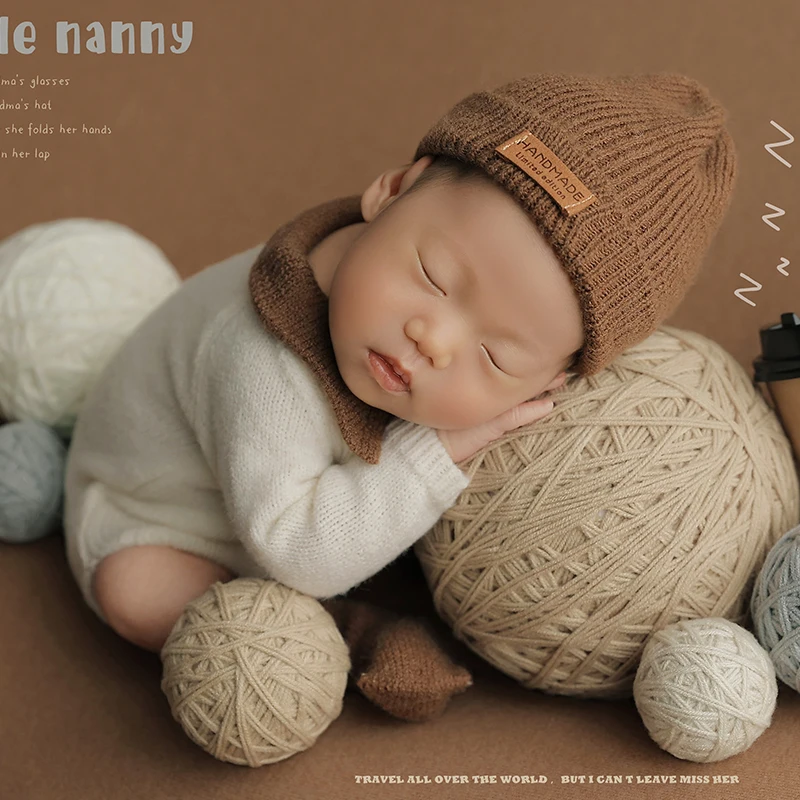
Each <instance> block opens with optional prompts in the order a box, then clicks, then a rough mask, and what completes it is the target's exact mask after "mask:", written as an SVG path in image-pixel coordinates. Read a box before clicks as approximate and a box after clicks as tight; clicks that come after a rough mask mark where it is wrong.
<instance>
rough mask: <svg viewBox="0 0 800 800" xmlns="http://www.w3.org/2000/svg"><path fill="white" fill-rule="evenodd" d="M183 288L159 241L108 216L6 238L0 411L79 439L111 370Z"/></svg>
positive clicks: (0, 273) (1, 275)
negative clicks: (80, 415)
mask: <svg viewBox="0 0 800 800" xmlns="http://www.w3.org/2000/svg"><path fill="white" fill-rule="evenodd" d="M180 282H181V279H180V277H179V276H178V274H177V272H176V271H175V269H174V268H173V267H172V265H171V264H170V263H169V261H168V260H167V258H166V256H165V255H164V253H163V252H162V251H161V250H160V249H159V248H158V247H157V246H156V245H155V244H153V243H152V242H150V241H148V240H147V239H146V238H144V237H143V236H141V235H140V234H138V233H136V232H135V231H133V230H131V229H130V228H128V227H126V226H125V225H121V224H119V223H116V222H111V221H108V220H98V219H83V218H77V219H61V220H55V221H53V222H43V223H39V224H37V225H31V226H29V227H27V228H24V229H23V230H21V231H19V232H18V233H15V234H14V235H13V236H11V237H9V238H8V239H5V240H4V241H2V242H0V415H2V416H5V417H6V418H7V419H8V420H21V419H32V420H36V421H38V422H42V423H44V424H46V425H51V426H52V427H54V428H55V429H56V430H57V431H58V432H59V433H61V434H62V435H65V436H69V435H71V431H72V427H73V426H74V423H75V417H76V415H77V412H78V410H79V408H80V405H81V402H82V401H83V398H84V396H85V395H86V393H87V391H88V390H89V388H91V385H92V384H93V383H94V381H95V380H96V378H97V377H98V376H99V374H100V372H101V371H102V369H103V368H104V367H105V365H106V364H107V363H108V361H109V360H110V359H111V357H112V356H113V355H114V353H115V352H116V351H117V350H118V349H119V347H120V346H121V345H122V343H123V342H124V341H125V339H126V338H127V337H128V335H129V334H130V333H131V332H132V331H133V329H134V328H135V327H136V326H137V325H138V323H139V322H140V321H141V320H142V319H144V317H145V316H147V315H148V314H149V313H150V312H151V311H152V310H153V309H154V308H155V307H156V306H157V305H159V304H160V303H161V301H162V300H164V299H165V298H166V297H167V295H169V294H171V293H172V292H173V291H174V290H175V289H177V288H178V286H179V285H180Z"/></svg>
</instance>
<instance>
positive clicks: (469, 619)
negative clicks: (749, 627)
mask: <svg viewBox="0 0 800 800" xmlns="http://www.w3.org/2000/svg"><path fill="white" fill-rule="evenodd" d="M555 394H557V397H556V407H555V409H554V410H553V411H552V412H551V413H550V414H549V415H548V416H547V417H545V418H544V419H542V420H540V421H538V422H536V423H534V424H533V425H529V426H526V427H525V428H522V429H518V430H516V431H511V432H509V433H508V434H506V435H505V436H504V437H503V438H501V439H499V440H497V441H495V442H493V443H492V444H490V445H488V446H487V447H486V448H484V449H483V450H481V451H480V452H478V453H477V454H476V455H475V456H474V457H473V459H472V460H471V461H470V462H469V464H468V465H466V469H467V472H468V474H469V476H470V477H471V482H470V484H469V486H468V487H467V488H466V489H465V490H464V492H462V494H461V495H460V496H459V498H458V500H457V501H456V503H455V505H454V506H453V507H452V508H451V509H450V510H448V511H447V512H446V513H445V514H444V515H443V516H442V518H441V519H440V520H439V522H438V523H437V524H436V525H435V526H434V528H433V529H432V530H431V531H430V532H429V533H428V534H427V535H426V536H424V537H423V538H422V539H420V540H419V541H418V542H417V543H416V545H415V546H414V550H415V553H416V554H417V556H418V558H419V561H420V563H421V565H422V569H423V572H424V574H425V578H426V580H427V583H428V586H429V587H430V590H431V592H432V595H433V601H434V604H435V607H436V609H437V612H438V614H439V615H440V616H441V617H442V619H443V620H445V621H446V622H447V623H448V624H449V625H450V626H451V627H452V630H453V633H454V635H455V636H456V637H457V638H458V639H460V640H461V641H463V642H464V643H466V644H467V645H468V646H469V647H470V648H471V649H472V650H474V651H475V652H476V653H477V654H478V655H480V656H482V657H483V658H484V659H485V660H487V661H488V662H490V663H491V664H493V665H494V666H495V667H497V668H498V669H499V670H501V671H502V672H504V673H505V674H507V675H509V676H511V677H513V678H515V679H516V680H518V681H519V682H520V683H521V684H522V685H523V686H525V687H528V688H531V689H541V690H543V691H546V692H548V693H551V694H564V695H583V696H596V697H602V696H607V697H613V696H627V697H630V696H631V693H632V683H633V677H634V674H635V671H636V667H637V665H638V663H639V659H640V657H641V654H642V649H643V647H644V645H645V643H646V642H647V639H648V637H649V636H650V635H651V633H652V632H653V631H655V630H658V629H660V628H663V627H665V626H667V625H669V624H671V623H673V622H676V621H678V620H681V619H691V618H699V617H725V618H728V619H731V620H732V621H734V622H737V623H740V624H741V623H742V622H743V621H744V617H745V615H746V614H747V598H748V596H749V592H750V588H751V587H752V583H753V581H754V578H755V572H756V571H757V570H758V569H759V568H760V566H761V564H762V563H763V560H764V558H765V556H766V553H767V551H768V550H769V548H770V547H771V546H772V545H773V544H774V543H775V542H776V541H777V540H778V539H779V538H780V536H781V535H782V534H783V532H784V531H786V530H788V529H789V528H791V527H793V526H794V525H795V524H796V523H797V522H798V514H799V513H800V511H799V507H800V486H799V485H798V476H797V472H796V469H795V466H794V462H793V458H792V450H791V445H790V443H789V441H788V439H787V437H786V435H785V433H784V432H783V429H782V428H781V426H780V423H779V421H778V419H777V417H776V415H775V413H774V412H773V411H772V410H771V409H770V407H769V406H768V405H767V403H766V402H765V401H764V399H763V397H762V396H761V394H760V393H759V392H758V391H757V389H756V388H755V387H754V385H753V383H752V381H751V380H750V379H749V377H748V376H747V374H746V372H745V371H744V369H743V368H742V367H741V366H740V365H739V364H738V362H737V361H736V360H735V359H734V358H733V357H732V356H731V355H730V354H728V353H727V352H726V351H725V350H723V349H722V348H721V347H720V346H719V345H717V344H716V343H715V342H713V341H711V340H710V339H707V338H705V337H704V336H701V335H700V334H697V333H693V332H690V331H683V330H679V329H677V328H672V327H668V326H663V327H662V328H660V329H658V330H657V331H655V332H654V333H653V334H652V335H651V336H650V337H648V338H647V339H646V340H645V341H643V342H641V343H640V344H638V345H636V346H634V347H632V348H629V349H628V350H626V351H625V352H624V353H623V354H622V355H621V356H619V357H618V358H617V359H616V360H615V361H614V362H613V363H612V364H611V365H610V366H609V367H607V368H606V369H604V370H603V371H601V372H600V373H598V374H597V375H594V376H588V377H576V378H575V379H573V380H571V381H568V382H567V384H565V386H563V387H562V388H561V389H560V390H558V391H557V392H556V393H555Z"/></svg>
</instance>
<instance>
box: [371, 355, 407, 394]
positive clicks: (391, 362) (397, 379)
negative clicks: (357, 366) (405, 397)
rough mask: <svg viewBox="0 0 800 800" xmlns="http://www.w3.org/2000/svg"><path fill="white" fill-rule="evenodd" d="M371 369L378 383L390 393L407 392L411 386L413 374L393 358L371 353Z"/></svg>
mask: <svg viewBox="0 0 800 800" xmlns="http://www.w3.org/2000/svg"><path fill="white" fill-rule="evenodd" d="M368 360H369V364H370V368H371V369H372V372H373V375H374V376H375V378H376V380H377V381H378V383H379V384H380V385H381V386H382V387H383V388H384V389H386V390H387V391H390V392H407V391H409V389H410V386H411V374H410V373H408V372H407V371H406V370H404V369H403V367H402V365H401V364H399V362H397V361H396V360H395V359H393V358H392V357H391V356H385V355H382V354H381V353H376V352H375V351H374V350H370V351H369V356H368Z"/></svg>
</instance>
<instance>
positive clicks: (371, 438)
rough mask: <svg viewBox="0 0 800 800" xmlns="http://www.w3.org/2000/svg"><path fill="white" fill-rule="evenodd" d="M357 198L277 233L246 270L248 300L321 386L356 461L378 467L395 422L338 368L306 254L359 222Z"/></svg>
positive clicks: (323, 299)
mask: <svg viewBox="0 0 800 800" xmlns="http://www.w3.org/2000/svg"><path fill="white" fill-rule="evenodd" d="M363 221H364V218H363V216H362V214H361V196H360V195H350V196H348V197H340V198H337V199H335V200H331V201H328V202H326V203H322V204H320V205H317V206H314V207H313V208H310V209H308V210H306V211H304V212H302V213H301V214H298V215H297V216H296V217H294V218H293V219H292V220H290V221H289V222H287V223H286V224H284V225H282V226H281V227H280V228H278V229H277V230H276V231H275V233H274V234H273V236H272V237H271V238H270V239H269V241H268V242H267V243H266V245H265V246H264V248H263V249H262V250H261V252H260V253H259V255H258V258H257V259H256V262H255V264H253V266H252V267H251V269H250V280H249V286H250V296H251V298H252V300H253V304H254V306H255V309H256V312H257V313H258V316H259V317H260V319H261V322H262V324H263V325H264V327H265V328H266V329H267V330H268V331H270V333H272V334H273V335H274V336H276V337H277V338H278V339H280V340H281V341H282V342H284V343H285V344H286V345H287V346H288V347H289V348H291V349H292V350H293V351H294V352H295V353H296V354H297V355H298V356H299V357H300V358H301V359H302V360H303V361H305V362H306V363H307V364H308V365H309V367H311V369H312V371H313V372H314V374H315V376H316V377H317V379H318V380H319V382H320V384H321V385H322V389H323V390H324V392H325V395H326V396H327V398H328V401H329V402H330V404H331V406H332V408H333V412H334V414H335V415H336V421H337V422H338V423H339V429H340V431H341V433H342V438H343V439H344V440H345V442H346V443H347V446H348V447H349V448H350V449H351V450H352V451H353V453H355V454H356V455H357V456H359V457H360V458H362V459H363V460H364V461H366V462H367V463H369V464H377V463H378V460H379V459H380V454H381V440H382V439H383V434H384V431H385V429H386V426H387V425H388V423H389V422H390V421H391V420H392V419H393V417H392V416H391V415H390V414H388V413H387V412H386V411H383V410H382V409H378V408H374V407H373V406H370V405H367V404H366V403H364V402H363V401H362V400H360V399H359V398H358V397H356V396H355V395H354V394H353V393H352V392H351V391H350V390H349V389H348V388H347V384H346V383H345V382H344V380H343V379H342V376H341V375H340V373H339V369H338V367H337V366H336V357H335V355H334V352H333V344H332V342H331V337H330V331H329V328H328V298H327V296H326V295H325V293H324V292H323V291H322V290H321V289H320V288H319V285H318V284H317V280H316V278H315V277H314V273H313V271H312V269H311V263H310V262H309V260H308V254H309V253H310V252H311V250H312V249H313V248H314V247H315V245H317V244H318V243H319V242H321V241H322V240H323V239H324V238H325V237H326V236H328V235H329V234H331V233H333V231H335V230H338V229H339V228H343V227H345V226H346V225H352V224H354V223H356V222H363Z"/></svg>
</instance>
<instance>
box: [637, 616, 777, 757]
mask: <svg viewBox="0 0 800 800" xmlns="http://www.w3.org/2000/svg"><path fill="white" fill-rule="evenodd" d="M777 697H778V682H777V680H776V676H775V668H774V666H773V664H772V661H770V658H769V656H768V655H767V653H766V651H765V650H764V649H763V648H762V647H761V645H759V643H758V641H757V640H756V637H755V636H753V634H752V633H750V631H748V630H745V629H744V628H742V627H741V626H740V625H736V624H735V623H733V622H730V621H729V620H727V619H722V618H721V617H710V618H706V619H692V620H683V621H681V622H676V623H673V624H672V625H668V626H667V627H665V628H662V629H661V630H659V631H656V632H655V633H654V634H653V635H652V636H651V637H650V640H649V641H648V642H647V644H646V645H645V647H644V650H643V652H642V660H641V663H640V665H639V669H638V671H637V673H636V678H635V679H634V682H633V699H634V702H635V703H636V708H637V709H638V710H639V714H640V716H641V718H642V721H643V722H644V724H645V727H646V728H647V730H648V733H649V734H650V736H651V738H652V739H653V741H654V742H655V743H656V744H657V745H659V747H661V748H663V749H664V750H666V751H667V752H669V753H672V755H674V756H677V757H678V758H683V759H686V760H688V761H698V762H710V761H721V760H722V759H724V758H729V757H730V756H734V755H737V754H738V753H742V752H744V751H745V750H747V748H748V747H750V745H751V744H752V743H753V742H754V741H755V740H756V739H757V738H758V737H759V736H760V735H761V734H762V733H763V732H764V731H765V730H766V729H767V728H768V727H769V725H770V722H771V721H772V714H773V712H774V710H775V703H776V701H777Z"/></svg>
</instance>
